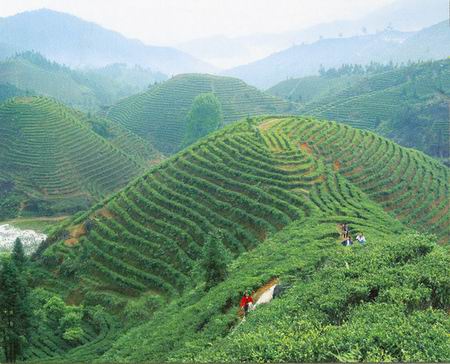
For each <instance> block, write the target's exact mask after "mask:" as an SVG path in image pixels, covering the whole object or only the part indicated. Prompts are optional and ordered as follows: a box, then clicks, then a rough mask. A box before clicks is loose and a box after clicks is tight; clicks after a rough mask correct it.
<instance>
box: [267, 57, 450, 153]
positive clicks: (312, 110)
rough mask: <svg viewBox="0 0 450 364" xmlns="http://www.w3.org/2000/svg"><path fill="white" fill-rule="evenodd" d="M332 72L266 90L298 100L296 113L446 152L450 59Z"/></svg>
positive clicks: (427, 150) (408, 145)
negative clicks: (368, 69)
mask: <svg viewBox="0 0 450 364" xmlns="http://www.w3.org/2000/svg"><path fill="white" fill-rule="evenodd" d="M334 71H335V72H334V73H331V72H330V71H329V72H327V73H326V74H324V75H323V76H314V77H308V78H303V79H298V80H289V81H285V82H283V83H280V84H279V85H277V86H275V87H274V88H272V89H271V92H272V93H273V94H274V95H277V96H279V97H285V98H286V99H288V100H292V101H297V102H300V107H299V112H300V113H302V114H307V115H314V116H316V117H320V118H325V119H331V120H337V121H342V122H344V123H347V124H349V125H352V126H355V127H359V128H363V129H369V130H374V131H376V132H378V133H380V134H382V135H384V136H387V137H389V138H391V139H393V140H394V141H396V142H398V143H399V144H401V145H404V146H407V147H414V148H416V149H419V150H422V151H424V152H425V153H427V154H429V155H432V156H435V157H438V158H443V159H445V158H448V157H449V150H448V145H449V135H450V131H449V123H448V120H449V117H450V115H449V110H448V103H449V100H450V60H443V61H436V62H427V63H418V64H412V65H409V66H405V67H398V68H392V69H387V70H383V68H381V72H375V73H373V72H372V73H370V72H369V73H364V72H363V73H359V72H356V73H350V74H346V73H345V72H344V73H342V72H341V73H339V70H338V71H336V70H334ZM341 71H342V70H341Z"/></svg>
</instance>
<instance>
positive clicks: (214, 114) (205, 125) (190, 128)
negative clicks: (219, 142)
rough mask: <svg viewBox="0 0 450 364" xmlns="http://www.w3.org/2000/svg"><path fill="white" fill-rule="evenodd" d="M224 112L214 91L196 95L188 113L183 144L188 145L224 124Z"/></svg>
mask: <svg viewBox="0 0 450 364" xmlns="http://www.w3.org/2000/svg"><path fill="white" fill-rule="evenodd" d="M222 123H223V112H222V106H221V104H220V101H219V99H218V98H217V97H216V96H215V95H214V94H213V93H205V94H200V95H198V96H196V98H195V99H194V102H193V103H192V106H191V109H190V111H189V113H188V114H187V121H186V134H185V136H184V141H183V146H185V147H186V146H188V145H190V144H192V143H194V142H195V141H197V140H198V139H200V138H202V137H204V136H206V135H208V134H209V133H211V132H213V131H214V130H216V129H218V128H219V127H221V126H222Z"/></svg>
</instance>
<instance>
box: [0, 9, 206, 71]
mask: <svg viewBox="0 0 450 364" xmlns="http://www.w3.org/2000/svg"><path fill="white" fill-rule="evenodd" d="M0 39H1V40H2V43H4V44H6V45H13V46H14V47H15V48H16V49H17V48H19V49H20V50H22V51H29V50H34V51H37V52H39V53H41V54H43V55H44V56H45V57H47V58H49V59H50V60H52V61H56V62H58V63H61V64H66V65H69V66H73V67H86V66H90V67H103V66H106V65H108V64H112V63H126V64H129V65H131V66H134V65H135V64H138V65H140V66H142V67H150V68H151V69H152V70H155V71H160V72H162V73H164V74H169V75H170V74H176V73H183V72H212V71H214V68H213V67H211V66H209V65H208V64H206V63H203V62H201V61H199V60H197V59H195V58H193V57H192V56H190V55H188V54H186V53H183V52H181V51H179V50H176V49H174V48H169V47H156V46H150V45H146V44H144V43H142V42H140V41H138V40H135V39H128V38H126V37H124V36H123V35H121V34H119V33H117V32H114V31H111V30H107V29H105V28H102V27H101V26H99V25H97V24H95V23H91V22H87V21H84V20H82V19H80V18H77V17H75V16H73V15H69V14H65V13H60V12H57V11H53V10H48V9H40V10H35V11H27V12H24V13H20V14H17V15H14V16H10V17H6V18H0Z"/></svg>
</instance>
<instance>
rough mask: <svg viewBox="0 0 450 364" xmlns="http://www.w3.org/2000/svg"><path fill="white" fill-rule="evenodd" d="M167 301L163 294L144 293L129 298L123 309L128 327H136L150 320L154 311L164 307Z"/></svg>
mask: <svg viewBox="0 0 450 364" xmlns="http://www.w3.org/2000/svg"><path fill="white" fill-rule="evenodd" d="M164 305H165V301H164V299H163V298H162V297H161V296H158V295H154V294H144V295H142V296H141V297H139V298H138V299H135V300H129V301H128V302H127V305H126V306H125V308H124V310H123V316H124V320H125V322H126V323H127V326H128V327H134V326H137V325H139V324H141V323H142V322H144V321H149V320H150V319H151V317H152V316H153V313H154V312H155V311H156V310H158V309H160V308H161V307H163V306H164Z"/></svg>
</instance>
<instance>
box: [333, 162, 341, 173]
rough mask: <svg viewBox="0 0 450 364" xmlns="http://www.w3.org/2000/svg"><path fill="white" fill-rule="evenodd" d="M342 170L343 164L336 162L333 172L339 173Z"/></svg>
mask: <svg viewBox="0 0 450 364" xmlns="http://www.w3.org/2000/svg"><path fill="white" fill-rule="evenodd" d="M340 169H341V162H339V161H337V160H336V161H334V163H333V170H334V171H336V172H337V171H339V170H340Z"/></svg>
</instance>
